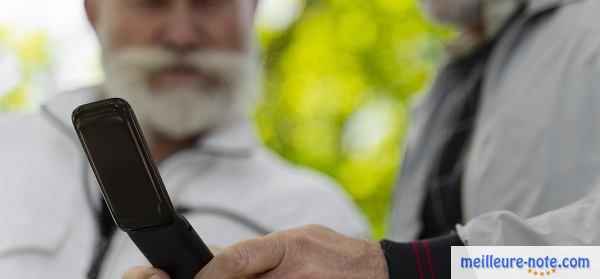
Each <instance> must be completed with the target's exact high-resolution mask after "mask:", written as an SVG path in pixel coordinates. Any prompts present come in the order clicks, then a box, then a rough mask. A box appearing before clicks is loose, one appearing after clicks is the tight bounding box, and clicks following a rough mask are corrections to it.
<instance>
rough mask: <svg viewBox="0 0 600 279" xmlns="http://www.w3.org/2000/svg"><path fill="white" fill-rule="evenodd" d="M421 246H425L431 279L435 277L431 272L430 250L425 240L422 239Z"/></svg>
mask: <svg viewBox="0 0 600 279" xmlns="http://www.w3.org/2000/svg"><path fill="white" fill-rule="evenodd" d="M421 243H423V248H425V254H426V255H427V263H429V272H431V279H435V273H434V272H433V260H432V259H431V251H430V250H429V244H428V243H427V241H425V240H422V241H421Z"/></svg>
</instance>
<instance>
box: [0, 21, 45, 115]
mask: <svg viewBox="0 0 600 279" xmlns="http://www.w3.org/2000/svg"><path fill="white" fill-rule="evenodd" d="M49 44H50V39H49V38H48V37H47V36H46V34H45V33H44V32H43V31H40V30H36V31H31V32H20V33H14V32H11V31H10V30H9V29H8V28H6V27H3V26H0V73H1V74H2V76H3V77H4V79H3V82H4V84H2V87H1V89H2V90H0V91H2V92H0V112H3V111H4V112H6V111H18V110H23V109H32V108H33V106H35V104H36V102H35V101H34V99H37V98H39V97H40V96H37V95H39V94H36V93H39V92H36V91H35V90H34V89H33V88H34V87H35V85H36V84H35V83H36V78H37V77H38V74H39V73H40V71H42V70H43V69H45V68H46V67H47V66H48V65H49V62H50V46H49ZM16 72H18V73H16ZM7 74H11V75H12V77H11V78H9V79H12V78H15V79H17V80H11V81H8V80H6V78H7V76H6V75H7ZM7 82H8V83H10V85H9V88H4V87H5V85H6V83H7Z"/></svg>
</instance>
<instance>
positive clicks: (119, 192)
mask: <svg viewBox="0 0 600 279" xmlns="http://www.w3.org/2000/svg"><path fill="white" fill-rule="evenodd" d="M80 123H82V124H80V125H79V127H78V130H79V133H80V136H81V139H82V142H83V143H84V146H85V149H86V152H87V153H88V157H89V159H90V163H91V165H92V168H93V169H94V170H95V173H96V177H97V179H98V182H99V184H100V187H101V189H102V191H103V193H104V196H105V199H106V200H107V203H108V207H109V209H110V210H111V212H112V214H113V217H114V218H115V221H116V223H117V224H118V225H119V227H121V228H123V229H125V230H135V229H141V228H151V227H157V226H161V225H165V224H168V223H170V222H171V221H172V218H171V215H172V213H171V212H170V210H169V207H170V204H168V205H166V204H165V199H164V198H162V197H163V195H164V194H163V193H161V192H160V191H161V189H164V186H162V184H160V183H161V182H160V180H159V179H160V178H158V175H155V174H154V172H153V167H152V164H151V162H147V160H148V159H145V158H144V156H143V155H142V154H144V153H143V152H145V150H144V148H143V145H142V143H141V142H138V141H139V139H136V138H135V137H134V134H135V133H133V132H132V131H133V129H134V127H132V126H131V123H130V122H128V121H127V119H125V118H123V117H122V116H121V115H118V114H116V113H113V114H112V115H111V114H108V115H100V116H98V115H96V116H94V117H92V120H91V121H84V122H80ZM150 160H151V159H150ZM157 178H158V180H157ZM157 184H160V185H157Z"/></svg>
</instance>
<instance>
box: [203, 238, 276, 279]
mask: <svg viewBox="0 0 600 279" xmlns="http://www.w3.org/2000/svg"><path fill="white" fill-rule="evenodd" d="M282 242H283V241H282V240H281V238H280V237H269V236H267V237H263V238H256V239H251V240H246V241H244V242H240V243H238V244H235V245H233V246H230V247H229V248H227V249H225V250H224V251H223V252H222V253H221V254H219V255H217V256H215V258H214V259H213V260H212V261H211V262H210V263H209V264H208V265H206V266H205V267H204V268H203V269H202V270H201V271H200V273H198V275H197V276H196V277H195V279H206V278H250V277H251V276H252V275H254V274H261V273H264V272H266V271H269V270H271V269H273V268H275V267H277V266H278V265H279V263H281V261H282V259H283V257H284V256H285V248H284V247H285V246H284V245H283V243H282Z"/></svg>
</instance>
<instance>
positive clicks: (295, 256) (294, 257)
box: [128, 226, 388, 279]
mask: <svg viewBox="0 0 600 279" xmlns="http://www.w3.org/2000/svg"><path fill="white" fill-rule="evenodd" d="M134 278H135V277H134ZM195 278H196V279H208V278H211V279H220V278H222V279H228V278H261V279H268V278H388V274H387V266H386V261H385V257H384V255H383V251H382V250H381V248H380V247H379V244H378V243H376V242H370V241H366V240H360V239H353V238H349V237H346V236H343V235H341V234H338V233H336V232H334V231H332V230H330V229H327V228H325V227H321V226H306V227H302V228H298V229H292V230H287V231H281V232H276V233H272V234H270V235H267V236H265V237H261V238H255V239H251V240H246V241H243V242H241V243H238V244H235V245H233V246H230V247H228V248H226V249H225V250H224V251H223V252H222V253H221V254H220V255H217V256H215V258H214V259H213V260H212V261H211V262H210V263H209V264H208V265H206V266H205V267H204V268H203V269H202V270H201V271H200V273H198V275H196V277H195ZM128 279H133V278H128Z"/></svg>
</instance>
